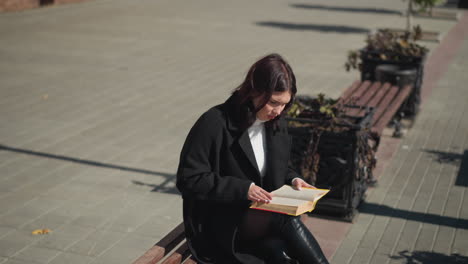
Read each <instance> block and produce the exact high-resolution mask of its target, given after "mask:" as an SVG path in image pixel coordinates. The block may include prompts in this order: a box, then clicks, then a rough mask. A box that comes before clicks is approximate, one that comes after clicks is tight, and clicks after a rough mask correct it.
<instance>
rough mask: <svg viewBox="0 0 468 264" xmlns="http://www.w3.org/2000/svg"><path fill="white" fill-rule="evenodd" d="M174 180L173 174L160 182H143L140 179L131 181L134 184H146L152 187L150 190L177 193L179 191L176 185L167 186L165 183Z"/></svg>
mask: <svg viewBox="0 0 468 264" xmlns="http://www.w3.org/2000/svg"><path fill="white" fill-rule="evenodd" d="M172 181H175V175H173V178H172V179H171V178H167V179H166V180H165V181H164V182H163V183H161V184H151V183H144V182H141V181H135V180H133V181H132V183H133V184H135V185H140V186H147V187H151V188H153V189H152V190H151V191H152V192H159V193H170V194H179V195H180V192H179V191H178V190H177V188H176V187H167V186H166V185H167V184H169V183H170V182H172Z"/></svg>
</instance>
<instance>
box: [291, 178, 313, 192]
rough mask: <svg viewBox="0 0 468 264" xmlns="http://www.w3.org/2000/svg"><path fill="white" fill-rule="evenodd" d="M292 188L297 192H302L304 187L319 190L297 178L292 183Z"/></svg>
mask: <svg viewBox="0 0 468 264" xmlns="http://www.w3.org/2000/svg"><path fill="white" fill-rule="evenodd" d="M292 186H293V188H294V189H296V190H300V189H301V188H302V187H306V188H313V189H317V188H315V186H312V185H310V184H308V183H307V182H305V181H304V180H303V179H301V178H295V179H294V180H293V181H292Z"/></svg>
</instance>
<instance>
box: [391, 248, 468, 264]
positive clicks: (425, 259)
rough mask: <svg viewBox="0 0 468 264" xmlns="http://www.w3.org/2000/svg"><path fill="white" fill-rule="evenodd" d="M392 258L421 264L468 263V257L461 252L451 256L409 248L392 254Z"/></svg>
mask: <svg viewBox="0 0 468 264" xmlns="http://www.w3.org/2000/svg"><path fill="white" fill-rule="evenodd" d="M390 258H391V259H399V260H403V259H405V260H406V262H404V263H414V264H416V263H421V264H440V263H444V264H462V263H468V257H466V256H461V255H459V254H452V255H450V256H448V255H445V254H442V253H437V252H429V251H414V252H409V251H407V250H404V251H400V252H398V256H390Z"/></svg>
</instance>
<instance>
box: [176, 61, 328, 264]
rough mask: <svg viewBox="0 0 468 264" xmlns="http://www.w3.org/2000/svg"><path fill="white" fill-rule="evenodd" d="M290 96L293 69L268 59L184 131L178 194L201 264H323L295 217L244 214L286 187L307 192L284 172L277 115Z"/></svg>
mask: <svg viewBox="0 0 468 264" xmlns="http://www.w3.org/2000/svg"><path fill="white" fill-rule="evenodd" d="M295 95H296V79H295V76H294V73H293V71H292V69H291V67H290V66H289V65H288V63H286V61H285V60H284V59H283V58H282V57H281V56H280V55H278V54H270V55H268V56H266V57H264V58H262V59H260V60H259V61H257V62H256V63H254V64H253V65H252V66H251V68H250V70H249V71H248V73H247V76H246V78H245V80H244V82H243V83H242V84H241V85H240V86H239V87H238V88H237V89H235V91H234V92H233V93H232V95H231V96H230V97H229V98H228V99H227V101H226V102H225V103H223V104H221V105H218V106H215V107H213V108H211V109H210V110H208V111H207V112H205V113H204V114H203V115H202V116H201V117H200V118H199V119H198V121H197V122H196V123H195V125H194V126H193V127H192V129H191V130H190V133H189V134H188V136H187V139H186V141H185V144H184V147H183V149H182V152H181V156H180V164H179V168H178V171H177V187H178V189H179V190H180V192H181V193H182V197H183V200H184V223H185V233H186V237H187V240H188V244H189V247H190V249H191V251H192V254H193V255H194V256H195V258H196V259H197V260H198V261H199V262H200V263H219V264H229V263H297V262H299V263H307V264H311V263H328V262H327V260H326V258H325V256H324V255H323V253H322V250H321V249H320V246H319V245H318V243H317V242H316V240H315V239H314V237H313V236H312V234H311V233H310V232H309V230H308V229H307V228H306V227H305V226H304V224H303V223H302V222H301V220H300V218H299V217H293V216H288V215H283V214H276V213H269V212H264V211H258V210H253V209H249V205H250V203H251V202H252V201H261V202H265V203H268V202H269V201H270V200H271V198H272V195H271V193H270V192H271V191H273V190H275V189H278V188H280V187H281V186H283V185H284V184H288V185H292V186H293V187H295V188H298V189H299V188H301V187H312V186H310V185H309V184H307V183H306V182H305V181H304V180H303V179H301V176H299V175H298V174H297V173H295V172H294V171H292V170H291V169H289V168H288V160H289V152H290V147H291V140H290V137H289V136H288V134H287V124H286V121H285V120H284V118H283V114H284V113H285V110H287V109H288V107H290V105H291V104H292V102H293V100H294V96H295ZM296 261H297V262H296Z"/></svg>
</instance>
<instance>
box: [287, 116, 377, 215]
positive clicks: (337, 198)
mask: <svg viewBox="0 0 468 264" xmlns="http://www.w3.org/2000/svg"><path fill="white" fill-rule="evenodd" d="M372 114H373V110H372V111H368V112H367V114H366V115H365V116H364V117H349V119H350V120H353V121H352V122H350V123H348V122H347V123H346V124H339V126H343V127H345V129H344V130H342V131H338V132H333V131H323V132H322V133H321V136H320V139H319V140H318V145H317V151H316V153H317V154H318V155H319V158H318V160H319V162H318V172H317V173H316V175H315V178H307V177H305V178H306V180H307V181H308V182H309V183H310V184H312V185H314V186H316V187H317V188H324V189H330V192H329V193H328V194H327V195H326V196H324V197H323V198H322V199H321V200H319V202H318V203H317V206H316V209H315V210H314V213H316V214H319V215H328V216H333V217H339V218H342V219H344V220H346V221H351V220H352V219H353V216H354V213H355V211H356V208H357V207H358V206H359V204H360V202H361V201H362V200H363V199H364V194H365V191H366V190H367V187H368V180H369V178H370V177H371V173H372V171H371V165H368V166H363V162H362V161H361V160H360V155H359V147H358V139H359V137H360V136H363V135H366V134H368V133H366V131H367V129H369V124H370V120H371V118H372ZM288 120H289V121H290V122H289V128H288V129H289V134H290V135H291V137H292V142H293V145H292V151H291V160H290V165H291V166H292V167H293V168H294V169H295V170H296V171H298V172H299V173H302V174H303V176H305V175H304V174H307V171H306V172H305V171H304V167H303V166H302V164H303V163H304V162H307V160H309V161H310V159H317V157H311V156H310V155H308V150H307V149H308V144H310V143H311V140H312V141H313V140H317V139H316V138H314V137H313V136H312V135H313V133H314V129H316V128H314V127H313V126H312V127H310V126H309V127H308V126H307V125H308V124H312V125H313V124H314V123H315V122H316V121H315V120H313V119H302V118H288Z"/></svg>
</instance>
